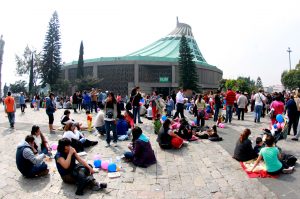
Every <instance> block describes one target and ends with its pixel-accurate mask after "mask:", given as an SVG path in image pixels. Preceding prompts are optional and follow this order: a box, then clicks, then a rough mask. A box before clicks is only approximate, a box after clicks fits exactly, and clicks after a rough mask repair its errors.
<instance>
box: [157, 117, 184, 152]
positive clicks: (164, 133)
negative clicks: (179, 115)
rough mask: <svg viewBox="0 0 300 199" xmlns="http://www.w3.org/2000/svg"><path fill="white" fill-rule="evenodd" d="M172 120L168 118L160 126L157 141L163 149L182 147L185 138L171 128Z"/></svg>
mask: <svg viewBox="0 0 300 199" xmlns="http://www.w3.org/2000/svg"><path fill="white" fill-rule="evenodd" d="M170 125H171V120H169V119H166V120H165V122H164V123H163V126H162V127H161V128H160V130H159V133H158V136H157V142H158V144H159V146H160V147H161V148H162V149H171V148H176V149H179V148H181V146H182V144H183V139H182V138H180V137H179V136H178V135H176V134H175V133H174V132H173V131H172V130H171V129H170Z"/></svg>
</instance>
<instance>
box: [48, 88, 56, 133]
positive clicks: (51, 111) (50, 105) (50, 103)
mask: <svg viewBox="0 0 300 199" xmlns="http://www.w3.org/2000/svg"><path fill="white" fill-rule="evenodd" d="M53 100H54V94H53V93H50V95H49V97H47V98H46V113H47V115H48V118H49V130H50V133H53V132H54V130H55V129H54V128H53V122H54V115H53V114H54V112H55V111H56V108H55V107H54V104H53V103H54V102H53Z"/></svg>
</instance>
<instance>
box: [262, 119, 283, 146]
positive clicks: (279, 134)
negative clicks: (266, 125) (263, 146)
mask: <svg viewBox="0 0 300 199" xmlns="http://www.w3.org/2000/svg"><path fill="white" fill-rule="evenodd" d="M263 130H264V132H263V134H264V135H272V136H274V138H275V144H276V143H277V142H278V141H279V140H286V138H287V135H288V124H287V123H285V124H284V127H283V128H278V129H276V130H274V132H272V131H270V130H269V129H263Z"/></svg>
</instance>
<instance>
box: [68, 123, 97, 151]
mask: <svg viewBox="0 0 300 199" xmlns="http://www.w3.org/2000/svg"><path fill="white" fill-rule="evenodd" d="M64 131H65V132H64V134H63V138H68V139H69V140H70V141H71V145H72V147H74V148H75V150H76V151H77V152H82V151H84V148H86V147H90V146H94V145H96V144H98V141H90V140H88V139H86V138H85V137H84V135H83V134H82V133H81V132H80V131H79V130H78V128H77V126H76V124H73V123H68V124H66V126H65V128H64Z"/></svg>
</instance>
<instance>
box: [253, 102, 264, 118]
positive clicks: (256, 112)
mask: <svg viewBox="0 0 300 199" xmlns="http://www.w3.org/2000/svg"><path fill="white" fill-rule="evenodd" d="M262 108H263V106H261V105H255V107H254V119H255V120H256V121H257V122H260V116H261V111H262Z"/></svg>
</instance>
